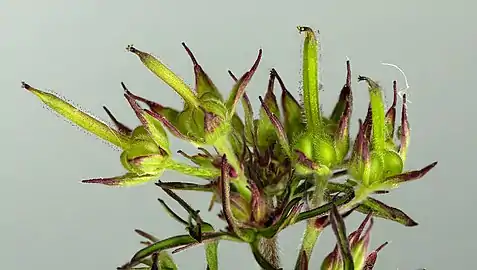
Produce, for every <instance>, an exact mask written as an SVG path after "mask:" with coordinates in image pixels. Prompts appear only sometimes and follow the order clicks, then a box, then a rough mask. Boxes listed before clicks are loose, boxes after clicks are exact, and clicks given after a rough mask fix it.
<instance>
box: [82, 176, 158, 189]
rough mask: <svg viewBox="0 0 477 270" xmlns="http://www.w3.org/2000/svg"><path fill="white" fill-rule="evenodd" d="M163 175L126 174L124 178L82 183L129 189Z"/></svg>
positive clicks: (84, 181) (97, 179) (118, 177)
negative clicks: (128, 187)
mask: <svg viewBox="0 0 477 270" xmlns="http://www.w3.org/2000/svg"><path fill="white" fill-rule="evenodd" d="M161 174H162V173H161ZM161 174H158V175H142V176H139V175H136V174H133V173H126V174H125V175H122V176H116V177H109V178H94V179H87V180H82V181H81V182H83V183H92V184H103V185H106V186H121V187H127V186H136V185H140V184H144V183H147V182H149V181H153V180H156V179H157V178H159V177H160V175H161Z"/></svg>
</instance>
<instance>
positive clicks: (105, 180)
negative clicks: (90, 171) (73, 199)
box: [81, 178, 119, 186]
mask: <svg viewBox="0 0 477 270" xmlns="http://www.w3.org/2000/svg"><path fill="white" fill-rule="evenodd" d="M81 182H82V183H87V184H102V185H106V186H117V185H118V184H119V181H118V180H117V179H115V178H95V179H87V180H82V181H81Z"/></svg>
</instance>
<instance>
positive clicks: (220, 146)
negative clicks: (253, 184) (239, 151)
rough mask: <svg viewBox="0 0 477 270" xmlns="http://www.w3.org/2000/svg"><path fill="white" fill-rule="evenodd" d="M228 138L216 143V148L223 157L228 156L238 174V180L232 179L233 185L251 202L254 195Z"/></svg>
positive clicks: (225, 137) (224, 137) (223, 137)
mask: <svg viewBox="0 0 477 270" xmlns="http://www.w3.org/2000/svg"><path fill="white" fill-rule="evenodd" d="M227 137H228V136H227V135H225V136H222V138H220V139H218V140H217V141H216V142H215V144H214V146H215V148H217V151H218V152H219V153H220V154H221V155H223V154H225V155H226V156H227V160H228V162H229V163H230V165H232V167H233V168H234V170H235V171H236V172H237V174H238V176H237V178H235V179H232V181H233V182H232V184H233V185H234V186H235V187H236V188H237V191H238V192H239V193H240V194H241V195H242V196H243V197H244V198H245V199H246V200H248V201H250V200H251V198H252V193H251V191H250V189H249V188H248V187H247V179H246V178H245V175H244V173H243V170H242V167H241V165H240V162H239V160H238V159H237V156H236V155H235V152H234V151H233V149H232V146H231V145H230V142H229V141H228V140H227Z"/></svg>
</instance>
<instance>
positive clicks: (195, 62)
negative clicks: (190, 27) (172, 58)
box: [181, 42, 199, 66]
mask: <svg viewBox="0 0 477 270" xmlns="http://www.w3.org/2000/svg"><path fill="white" fill-rule="evenodd" d="M181 44H182V47H184V49H185V50H186V52H187V54H188V55H189V57H190V59H191V60H192V64H194V66H198V65H199V64H198V63H197V59H196V58H195V56H194V54H193V53H192V51H191V50H190V49H189V47H187V45H186V44H185V42H182V43H181Z"/></svg>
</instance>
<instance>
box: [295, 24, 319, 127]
mask: <svg viewBox="0 0 477 270" xmlns="http://www.w3.org/2000/svg"><path fill="white" fill-rule="evenodd" d="M298 31H299V32H300V33H303V32H304V33H305V42H304V44H303V103H304V107H305V108H304V109H305V116H306V120H307V127H308V128H309V129H310V130H313V131H317V130H320V129H321V127H322V119H321V111H320V99H319V88H318V86H319V82H318V79H319V75H318V71H319V67H318V64H319V63H318V49H319V45H318V41H317V39H316V37H315V33H314V32H313V30H312V29H311V28H310V27H306V26H299V27H298Z"/></svg>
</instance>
